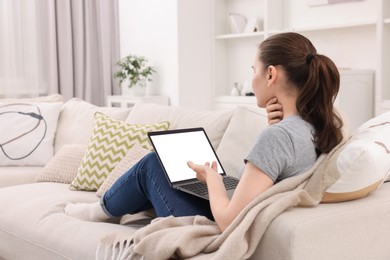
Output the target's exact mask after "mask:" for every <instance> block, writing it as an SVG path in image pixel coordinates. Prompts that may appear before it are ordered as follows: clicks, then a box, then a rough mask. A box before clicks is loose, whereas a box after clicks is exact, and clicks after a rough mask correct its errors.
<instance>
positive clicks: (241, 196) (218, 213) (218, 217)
mask: <svg viewBox="0 0 390 260" xmlns="http://www.w3.org/2000/svg"><path fill="white" fill-rule="evenodd" d="M188 165H189V167H190V168H191V169H192V170H194V171H195V172H196V173H197V178H198V179H199V180H200V181H202V182H205V183H206V184H207V187H208V191H209V199H210V207H211V212H212V213H213V216H214V219H215V222H216V223H217V225H218V226H219V228H220V229H221V230H222V231H224V230H225V229H226V228H227V227H228V226H229V225H230V223H232V221H233V220H234V218H235V217H236V216H237V215H238V213H240V211H241V210H242V209H244V207H245V206H246V205H248V204H249V202H250V201H251V200H253V199H254V198H255V197H256V196H258V195H259V194H261V193H262V192H264V191H265V190H267V189H268V188H270V187H271V186H272V185H273V184H274V182H273V180H272V179H271V178H270V177H268V175H266V174H265V173H264V172H263V171H261V170H260V169H259V168H258V167H256V166H255V165H253V164H252V163H250V162H247V163H246V165H245V168H244V172H243V174H242V177H241V179H240V182H239V184H238V186H237V188H236V190H235V192H234V194H233V197H232V199H231V200H230V199H229V198H228V195H227V192H226V189H225V186H224V185H223V181H222V177H221V176H220V175H219V174H218V172H217V169H216V167H217V164H216V163H215V162H213V163H212V165H211V167H210V165H209V164H206V165H199V164H194V163H192V162H189V163H188Z"/></svg>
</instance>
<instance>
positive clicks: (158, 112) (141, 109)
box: [126, 103, 233, 149]
mask: <svg viewBox="0 0 390 260" xmlns="http://www.w3.org/2000/svg"><path fill="white" fill-rule="evenodd" d="M232 113H233V112H232V110H214V111H198V110H191V109H185V108H180V107H173V106H161V105H156V104H148V103H137V104H135V106H134V107H133V108H132V110H131V112H130V114H129V117H128V118H127V119H126V122H127V123H132V124H146V123H155V122H161V121H169V122H170V124H171V126H170V128H171V129H179V128H192V127H199V126H201V127H204V128H205V130H206V132H207V135H208V136H209V138H210V141H211V143H212V145H213V147H214V148H215V149H217V148H218V145H219V143H220V142H221V139H222V136H223V134H224V132H225V129H226V127H227V125H228V124H229V121H230V118H231V116H232Z"/></svg>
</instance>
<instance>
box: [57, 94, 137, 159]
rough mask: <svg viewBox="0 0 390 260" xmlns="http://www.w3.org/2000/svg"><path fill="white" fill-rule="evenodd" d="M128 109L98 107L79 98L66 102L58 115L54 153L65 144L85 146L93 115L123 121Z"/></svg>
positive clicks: (89, 133)
mask: <svg viewBox="0 0 390 260" xmlns="http://www.w3.org/2000/svg"><path fill="white" fill-rule="evenodd" d="M129 111H130V109H120V108H115V107H98V106H95V105H92V104H90V103H88V102H86V101H83V100H81V99H79V98H73V99H70V100H69V101H67V102H66V103H65V104H64V106H63V108H62V110H61V113H60V117H59V120H58V127H57V134H56V137H55V141H54V151H55V153H57V152H58V151H59V150H60V149H61V147H62V146H64V145H66V144H85V145H86V144H87V143H88V139H89V136H90V135H91V130H92V126H93V120H94V114H95V113H96V112H101V113H104V114H105V115H107V116H110V117H111V118H114V119H118V120H125V119H126V117H127V116H128V114H129Z"/></svg>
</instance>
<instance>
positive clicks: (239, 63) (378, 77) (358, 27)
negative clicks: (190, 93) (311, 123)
mask: <svg viewBox="0 0 390 260" xmlns="http://www.w3.org/2000/svg"><path fill="white" fill-rule="evenodd" d="M212 13H213V22H214V28H213V35H214V41H213V54H214V55H213V62H212V63H213V82H212V84H213V88H214V97H215V106H218V104H217V103H218V102H219V101H220V99H219V97H224V96H226V95H229V93H230V91H231V89H232V88H233V87H234V83H235V82H238V83H241V84H243V83H244V82H248V81H249V82H250V81H251V79H252V70H251V67H250V66H251V64H252V62H253V59H254V56H255V54H256V51H257V46H258V44H259V43H260V42H261V41H263V40H264V39H266V38H267V37H269V36H270V35H273V34H277V33H280V32H286V31H295V32H298V33H301V34H303V35H305V36H307V37H308V38H309V39H310V40H311V41H312V42H313V44H314V45H315V46H316V48H317V50H318V52H319V53H323V54H325V55H327V56H329V57H330V58H332V59H333V60H334V61H335V63H336V64H337V65H338V66H339V67H340V68H350V69H355V70H373V71H375V76H374V78H375V91H374V92H375V95H374V101H375V109H374V110H375V113H374V114H379V113H382V112H384V111H387V110H388V106H387V104H388V103H389V102H390V73H385V72H386V71H388V70H389V69H390V50H389V48H388V47H387V46H388V45H389V44H390V1H388V0H365V1H352V2H347V3H340V4H331V5H321V6H315V7H311V6H309V5H307V1H306V0H213V5H212ZM230 13H240V14H243V15H245V16H246V17H248V18H253V17H256V18H258V19H259V20H261V21H262V22H261V23H260V24H261V26H260V28H259V30H258V31H257V32H254V33H245V34H230V33H229V26H228V25H229V18H228V16H229V14H230ZM346 13H348V15H345V14H346ZM362 14H364V15H362ZM329 17H331V18H332V19H329ZM351 46H352V47H351ZM351 48H352V51H351ZM244 99H245V97H244ZM218 100H219V101H218ZM241 100H243V99H241ZM248 100H250V99H248ZM240 102H242V101H240ZM385 104H386V105H385Z"/></svg>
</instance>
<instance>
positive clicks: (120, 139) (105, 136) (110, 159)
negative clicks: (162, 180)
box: [70, 112, 169, 191]
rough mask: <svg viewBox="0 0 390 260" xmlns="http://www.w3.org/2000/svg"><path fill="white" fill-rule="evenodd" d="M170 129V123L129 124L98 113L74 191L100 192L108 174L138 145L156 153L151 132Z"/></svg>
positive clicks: (73, 186)
mask: <svg viewBox="0 0 390 260" xmlns="http://www.w3.org/2000/svg"><path fill="white" fill-rule="evenodd" d="M168 128H169V122H167V121H164V122H161V123H156V124H128V123H125V122H123V121H120V120H116V119H112V118H109V117H108V116H106V115H104V114H102V113H100V112H97V113H95V117H94V126H93V129H92V134H91V136H90V139H89V143H88V149H87V152H86V154H85V156H84V157H83V159H82V161H81V164H80V167H79V168H78V170H77V176H76V178H75V179H74V180H73V181H72V183H71V186H70V188H71V189H72V190H87V191H95V190H97V189H99V187H100V185H101V184H102V183H103V182H104V180H105V179H106V178H107V176H108V174H110V172H111V171H112V170H113V169H114V168H115V166H116V165H117V164H118V163H119V162H120V161H121V160H122V158H123V157H124V156H125V155H126V153H127V152H128V151H129V150H130V149H131V148H132V147H133V146H135V145H136V144H137V145H139V146H141V147H143V148H145V149H148V150H153V147H152V145H151V143H150V141H149V138H148V135H147V133H148V132H150V131H159V130H168Z"/></svg>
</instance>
